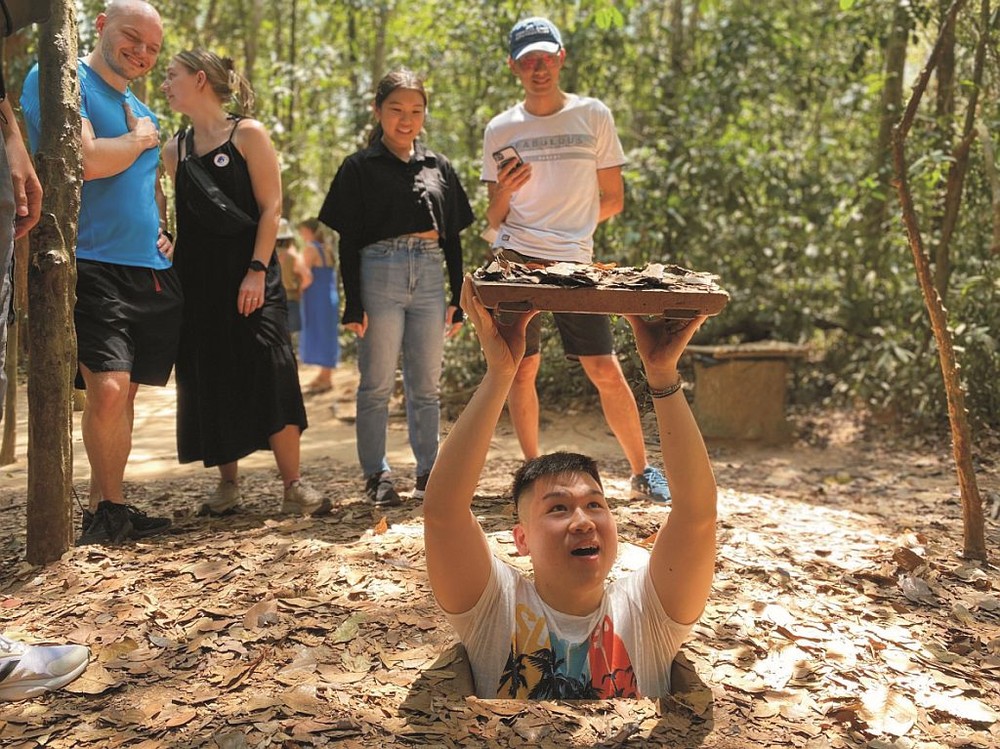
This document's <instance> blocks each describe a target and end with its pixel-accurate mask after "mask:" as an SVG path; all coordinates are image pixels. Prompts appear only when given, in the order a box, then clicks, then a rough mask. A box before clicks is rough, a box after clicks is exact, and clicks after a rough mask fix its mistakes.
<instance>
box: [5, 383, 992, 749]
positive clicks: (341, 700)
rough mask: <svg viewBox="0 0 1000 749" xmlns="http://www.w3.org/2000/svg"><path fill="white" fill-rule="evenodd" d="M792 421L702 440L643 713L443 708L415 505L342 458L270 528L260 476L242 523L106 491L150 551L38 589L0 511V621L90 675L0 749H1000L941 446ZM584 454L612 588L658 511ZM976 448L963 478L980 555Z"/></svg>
mask: <svg viewBox="0 0 1000 749" xmlns="http://www.w3.org/2000/svg"><path fill="white" fill-rule="evenodd" d="M342 400H345V401H347V400H349V398H342ZM139 407H140V409H141V408H142V399H141V398H140V402H139ZM138 416H140V417H141V414H139V415H138ZM579 418H581V419H584V418H586V417H584V416H582V415H580V416H579ZM560 419H561V420H562V421H565V419H564V417H560ZM554 422H555V419H554V418H553V420H552V422H550V424H549V428H550V429H554V428H556V425H555V423H554ZM592 426H593V429H594V430H595V431H597V432H599V433H600V432H601V430H602V429H604V427H603V422H601V421H600V420H599V419H598V420H595V421H593V422H592ZM798 426H799V430H798V431H799V438H798V440H797V441H796V442H795V443H794V444H792V445H789V446H786V447H783V448H780V449H764V448H759V447H753V446H734V445H712V446H711V452H712V455H713V460H714V464H715V468H716V472H717V476H718V480H719V486H720V524H719V525H720V528H719V541H720V549H719V560H718V565H717V576H716V582H715V590H714V594H713V597H712V599H711V601H710V603H709V606H708V609H707V610H706V612H705V615H704V616H703V617H702V619H701V622H700V623H699V624H698V626H697V629H696V631H695V634H694V637H693V639H692V640H691V641H690V642H689V643H688V644H687V645H686V646H685V648H684V656H685V657H684V659H683V660H682V662H680V663H678V664H677V665H676V666H675V673H676V674H677V685H678V692H677V694H676V695H675V696H674V697H673V698H670V699H666V700H663V701H662V702H661V703H660V704H654V703H653V702H650V701H625V700H621V701H609V702H604V703H571V702H540V703H526V702H511V701H494V700H478V699H475V698H472V697H468V696H467V695H468V689H469V686H468V676H467V671H466V670H465V669H463V665H464V662H463V658H462V655H461V653H460V652H459V651H457V650H455V649H454V648H452V647H451V646H452V645H453V644H454V640H453V636H452V633H451V632H450V630H449V628H448V626H447V624H446V623H445V621H444V619H443V617H442V616H441V615H440V614H439V613H438V612H437V610H436V609H435V605H434V602H433V600H432V597H431V593H430V589H429V586H428V584H427V579H426V574H425V570H424V558H423V551H422V537H421V533H422V531H421V520H420V517H421V516H420V506H419V504H418V503H415V502H412V501H411V502H408V503H407V504H406V505H405V506H403V507H401V508H399V509H393V510H391V511H389V512H387V513H385V514H382V513H374V512H373V511H372V510H371V509H370V508H369V506H368V505H367V504H366V503H365V501H364V500H363V496H362V495H363V486H362V483H361V480H360V478H359V477H358V476H357V475H356V473H357V471H356V468H355V466H354V464H353V463H352V462H345V461H343V460H340V461H334V460H324V459H318V458H315V457H312V458H308V459H307V461H306V463H307V465H306V468H307V470H308V473H309V475H310V476H311V477H312V480H313V482H314V483H316V484H317V485H318V486H320V487H321V488H322V489H323V490H325V491H326V492H327V493H328V494H329V495H330V496H331V497H333V498H334V499H335V501H336V504H337V507H336V509H335V511H334V513H333V515H331V516H330V517H328V518H323V519H316V520H310V519H298V518H286V517H280V516H277V515H276V514H275V513H274V510H273V508H275V507H276V506H277V505H278V504H280V498H279V497H278V495H277V482H276V481H275V479H274V472H273V470H270V469H267V468H256V469H253V470H250V471H247V472H246V474H245V483H244V486H245V494H246V495H247V501H246V503H245V505H244V507H243V511H242V512H241V513H240V514H238V515H235V516H233V517H230V518H225V519H219V520H208V519H204V518H199V517H195V516H194V515H193V514H192V513H191V511H190V508H191V507H192V506H193V505H194V503H195V502H196V500H197V498H198V497H200V496H202V495H204V494H206V493H208V492H210V491H211V490H212V488H213V487H214V479H213V478H212V476H211V474H210V473H209V472H202V473H196V474H193V475H191V476H186V477H181V478H178V477H169V478H152V479H148V480H146V479H144V480H141V481H135V482H130V484H129V491H130V495H129V496H130V499H131V501H132V502H133V503H135V504H136V505H138V506H140V507H142V508H144V509H146V510H148V511H150V512H153V513H157V514H168V515H172V516H173V517H174V518H175V525H174V528H173V530H172V531H171V532H170V533H169V534H168V535H166V536H163V537H160V538H157V539H153V540H150V541H149V542H148V543H139V544H135V545H130V546H125V547H119V548H104V547H99V546H92V547H86V548H76V549H71V550H70V551H69V552H68V553H67V554H66V555H65V556H64V558H63V559H62V560H61V561H59V562H57V563H54V564H51V565H49V566H47V567H44V568H36V567H31V566H29V565H27V564H25V563H24V562H22V561H21V560H22V559H23V551H24V530H23V529H24V497H23V492H19V491H14V490H5V491H3V492H0V627H2V628H3V629H4V630H6V631H7V632H8V633H9V634H12V635H15V636H20V637H23V638H25V639H30V640H40V639H45V638H49V639H51V640H54V641H64V640H70V641H73V642H79V643H85V644H87V645H89V646H90V648H91V651H92V655H93V662H92V664H91V666H90V667H89V669H88V670H87V672H86V673H85V675H84V676H83V677H82V678H81V679H79V680H78V681H77V682H75V683H74V684H73V685H71V687H70V688H68V689H67V690H65V691H62V692H60V693H57V694H51V695H47V696H45V697H43V698H40V699H37V700H34V701H30V702H24V703H6V704H4V705H3V706H2V707H0V744H2V745H3V746H4V747H8V748H9V749H21V748H22V747H37V746H45V747H118V746H127V747H134V748H136V749H152V748H153V747H201V746H205V747H220V748H224V749H238V748H239V747H305V746H323V745H337V746H343V747H409V746H435V747H439V746H440V747H453V746H499V747H528V746H571V747H593V746H599V747H616V746H673V747H698V746H704V747H797V748H809V749H818V748H819V747H860V746H869V747H900V748H902V747H982V748H985V747H995V746H1000V690H998V689H997V684H998V682H1000V626H998V625H1000V575H998V573H997V569H996V567H992V566H985V567H980V566H977V565H974V564H970V563H967V562H965V561H963V560H962V559H960V558H959V556H958V552H959V551H960V549H961V529H962V525H961V510H960V506H959V504H958V494H957V489H956V480H955V476H954V472H953V468H952V461H951V459H950V453H949V448H948V445H947V440H945V439H937V440H935V439H927V440H922V441H920V442H919V443H914V442H907V443H901V442H898V441H890V440H887V439H885V438H884V437H875V436H872V435H871V434H869V433H866V432H864V431H862V430H860V429H856V428H855V425H854V424H853V423H851V422H850V420H845V419H843V418H842V417H841V418H831V417H829V416H824V417H821V418H819V419H816V418H815V417H813V418H811V419H805V418H802V419H800V420H799V424H798ZM342 428H343V430H345V432H347V433H349V432H350V429H351V427H350V425H349V423H345V424H343V425H342ZM393 428H394V429H397V430H399V429H403V428H405V427H404V426H403V425H402V423H401V422H400V421H399V420H398V419H396V420H395V421H394V425H393ZM307 434H308V433H307ZM553 441H554V440H552V439H551V438H550V439H549V440H548V442H553ZM607 441H608V443H609V449H608V451H607V454H606V455H599V456H598V457H599V458H602V459H603V461H602V466H603V471H604V473H605V475H606V476H607V484H608V487H607V488H608V490H609V494H610V495H611V497H612V500H613V506H614V509H615V513H616V515H617V518H618V522H619V530H620V534H621V537H622V539H623V541H626V542H630V543H631V544H632V546H629V544H625V545H624V546H623V548H624V549H625V552H624V553H623V556H622V559H621V562H620V565H621V566H622V567H625V568H627V567H629V566H631V565H633V564H634V563H635V560H636V558H637V556H639V555H641V554H642V553H644V551H643V550H642V546H643V545H645V544H648V543H650V540H651V539H650V536H651V535H652V534H653V533H654V532H655V530H656V528H657V527H658V526H659V524H660V522H661V521H662V520H663V517H664V513H666V512H669V510H666V509H664V508H660V507H653V506H649V505H646V504H636V503H631V502H629V501H627V500H626V499H625V497H626V496H627V465H626V464H625V462H624V461H623V460H622V459H621V457H620V455H619V454H618V453H617V450H616V449H615V448H614V443H613V441H612V440H611V438H610V437H609V438H607ZM996 447H997V446H996V444H995V443H993V445H992V448H991V447H989V446H988V445H980V446H979V455H978V457H977V461H976V465H977V470H978V476H979V482H980V486H981V489H982V491H983V494H984V500H985V502H986V505H987V512H988V514H990V519H989V520H988V521H987V533H988V544H989V547H990V549H991V551H992V553H993V554H994V558H995V555H996V551H997V548H998V543H997V542H998V540H1000V528H998V521H997V516H998V513H1000V464H998V463H997V462H995V459H994V458H993V457H992V456H995V455H997V450H996ZM167 451H168V452H169V448H168V449H167ZM516 466H517V460H516V455H515V454H513V453H512V452H511V451H510V450H507V451H506V454H498V455H496V456H495V457H494V458H493V459H491V461H490V463H489V466H488V468H487V473H486V475H485V476H484V478H483V480H482V483H481V485H480V491H479V495H478V498H477V501H476V505H475V510H476V512H477V513H478V514H479V515H480V516H481V518H482V522H483V523H484V525H485V527H486V528H487V530H488V531H489V532H490V534H491V539H492V540H493V542H494V544H495V548H496V550H497V552H498V553H499V554H501V555H503V556H505V557H511V558H512V557H513V555H514V554H515V551H514V547H513V543H512V540H511V538H510V534H509V528H510V525H511V522H512V515H511V508H510V505H509V502H508V501H507V500H506V499H505V497H504V495H505V492H506V488H507V485H508V482H509V477H510V474H511V473H512V472H513V470H514V469H515V468H516ZM411 468H412V467H411ZM403 475H405V473H403ZM83 486H84V485H83V484H82V483H78V486H77V488H78V490H81V491H82V489H83ZM512 561H515V562H516V563H520V561H519V560H513V559H512Z"/></svg>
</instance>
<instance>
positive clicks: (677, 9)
mask: <svg viewBox="0 0 1000 749" xmlns="http://www.w3.org/2000/svg"><path fill="white" fill-rule="evenodd" d="M685 37H686V35H685V28H684V0H672V1H671V3H670V72H671V74H672V75H673V76H675V77H676V78H677V80H680V79H681V78H683V77H684V71H685V70H686V69H687V40H686V38H685Z"/></svg>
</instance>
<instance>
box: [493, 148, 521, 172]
mask: <svg viewBox="0 0 1000 749" xmlns="http://www.w3.org/2000/svg"><path fill="white" fill-rule="evenodd" d="M493 160H494V161H495V162H496V163H497V168H498V169H503V168H504V167H505V166H506V165H507V164H508V163H509V162H511V161H516V162H517V165H518V166H521V164H523V163H524V159H522V158H521V154H519V153H518V152H517V149H516V148H514V146H505V147H503V148H501V149H500V150H499V151H494V152H493Z"/></svg>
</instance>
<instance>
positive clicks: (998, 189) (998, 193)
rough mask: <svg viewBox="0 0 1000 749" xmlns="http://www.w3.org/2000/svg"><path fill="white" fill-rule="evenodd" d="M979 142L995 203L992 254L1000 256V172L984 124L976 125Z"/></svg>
mask: <svg viewBox="0 0 1000 749" xmlns="http://www.w3.org/2000/svg"><path fill="white" fill-rule="evenodd" d="M976 132H978V133H979V142H980V143H982V144H983V168H984V169H985V171H986V178H987V180H989V183H990V195H991V196H992V203H993V242H992V246H991V247H990V252H992V253H993V254H994V255H1000V172H998V171H997V160H996V149H994V147H993V136H991V135H990V129H989V128H988V127H986V125H985V124H984V123H983V122H980V123H979V124H978V125H976Z"/></svg>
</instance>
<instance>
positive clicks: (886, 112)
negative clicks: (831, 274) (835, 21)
mask: <svg viewBox="0 0 1000 749" xmlns="http://www.w3.org/2000/svg"><path fill="white" fill-rule="evenodd" d="M910 23H911V21H910V15H909V3H908V2H907V0H897V2H896V4H895V10H894V12H893V15H892V24H891V27H890V29H889V35H888V38H887V41H886V44H885V48H884V53H885V68H884V83H883V86H882V98H881V101H880V103H879V128H878V136H877V137H876V140H875V144H874V150H873V152H872V160H871V166H870V167H869V169H868V175H869V178H870V179H871V180H872V183H873V184H872V186H870V187H868V188H867V190H866V192H867V198H865V200H864V204H863V207H862V218H861V228H860V232H861V236H860V242H861V246H862V247H863V248H864V249H863V252H864V256H863V257H862V258H861V260H860V263H861V265H862V267H861V268H859V269H854V270H852V271H851V272H849V273H847V274H846V277H845V280H844V293H845V297H846V298H847V299H848V300H850V303H849V305H848V307H847V309H848V321H847V327H848V329H849V330H851V331H854V332H856V333H858V334H862V335H863V334H867V333H868V331H870V330H871V326H872V321H873V319H874V317H875V314H874V311H873V308H872V299H871V295H870V294H869V292H868V289H867V287H866V285H865V282H864V278H865V276H866V274H867V273H868V272H874V273H875V274H876V275H877V276H878V277H880V278H881V277H883V276H884V274H885V272H886V271H885V269H886V267H887V260H888V256H887V253H886V252H885V238H886V236H887V230H886V220H887V219H888V216H889V196H890V194H891V192H892V183H891V178H892V128H893V126H894V125H895V124H896V122H897V121H898V119H899V114H900V112H901V111H902V107H903V74H904V70H905V66H906V47H907V41H908V39H909V33H910Z"/></svg>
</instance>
